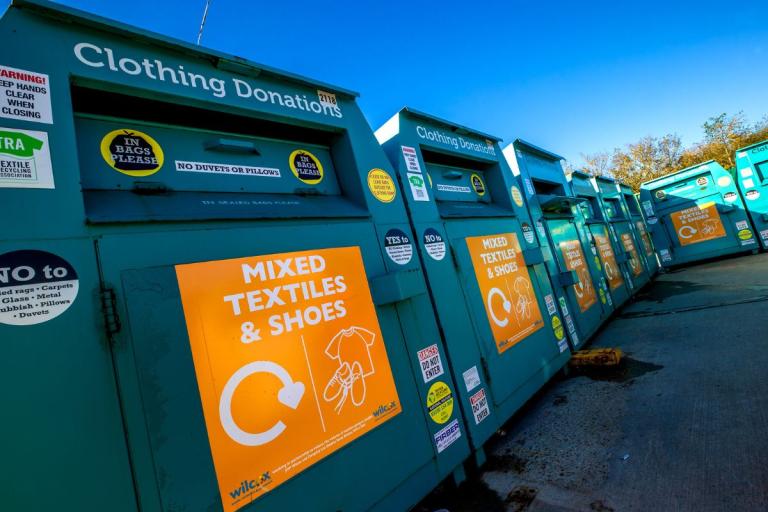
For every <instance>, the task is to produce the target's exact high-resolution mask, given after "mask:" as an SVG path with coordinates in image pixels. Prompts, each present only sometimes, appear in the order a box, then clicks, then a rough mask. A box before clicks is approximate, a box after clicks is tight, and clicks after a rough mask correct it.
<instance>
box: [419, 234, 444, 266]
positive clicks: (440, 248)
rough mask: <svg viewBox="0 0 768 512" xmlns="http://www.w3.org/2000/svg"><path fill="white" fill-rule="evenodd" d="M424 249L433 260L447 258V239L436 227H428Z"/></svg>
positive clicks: (424, 239)
mask: <svg viewBox="0 0 768 512" xmlns="http://www.w3.org/2000/svg"><path fill="white" fill-rule="evenodd" d="M422 238H423V241H424V249H426V251H427V254H429V257H430V258H432V259H433V260H436V261H440V260H442V259H443V258H445V241H443V236H442V235H441V234H440V233H438V232H437V230H436V229H434V228H427V229H425V230H424V235H423V237H422Z"/></svg>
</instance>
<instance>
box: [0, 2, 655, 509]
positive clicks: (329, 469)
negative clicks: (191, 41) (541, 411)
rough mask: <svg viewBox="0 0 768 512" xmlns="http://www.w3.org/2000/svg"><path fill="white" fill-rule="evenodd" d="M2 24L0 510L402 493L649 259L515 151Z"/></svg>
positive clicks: (40, 16) (438, 472)
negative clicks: (375, 123) (5, 414)
mask: <svg viewBox="0 0 768 512" xmlns="http://www.w3.org/2000/svg"><path fill="white" fill-rule="evenodd" d="M0 33H1V34H2V35H3V37H4V38H5V40H6V41H7V42H8V44H7V45H6V47H7V48H13V49H15V50H13V51H8V52H6V53H5V54H4V56H3V58H2V59H3V60H2V62H0V88H2V89H3V93H2V96H1V97H2V100H0V101H2V105H0V121H1V122H2V128H0V131H2V136H1V137H0V141H2V143H1V146H0V204H2V205H3V208H4V210H3V211H4V212H6V215H3V218H4V219H6V221H5V222H4V223H3V233H4V237H3V239H2V240H0V340H2V342H3V343H2V346H3V351H4V352H3V358H2V363H1V365H0V375H1V376H2V377H0V385H2V388H3V389H6V390H14V393H13V394H12V395H11V394H6V395H4V398H3V405H4V406H5V408H6V409H7V410H10V411H13V414H12V416H11V418H12V419H11V420H9V421H6V422H3V424H2V426H0V434H1V437H2V438H3V439H6V440H13V442H10V443H4V447H3V454H4V455H3V457H4V464H2V466H0V482H2V484H0V485H1V486H2V496H3V505H4V506H5V507H6V508H8V509H10V510H15V509H21V508H24V509H30V508H32V509H35V510H49V509H54V508H61V506H62V501H64V502H65V505H66V508H72V509H77V510H84V511H87V510H102V509H103V507H104V503H109V504H110V508H111V509H114V510H126V511H136V510H143V511H144V510H149V511H163V510H166V511H168V510H179V509H185V510H203V509H205V510H225V511H228V512H229V511H234V510H240V509H242V510H258V511H272V510H304V509H308V508H309V509H313V510H315V509H316V510H345V511H353V510H405V509H407V508H408V507H410V506H412V505H413V504H414V503H416V502H417V501H418V500H419V499H420V498H421V497H422V496H424V495H425V494H426V493H428V492H429V491H430V490H431V489H432V488H433V487H434V486H436V485H437V484H438V483H439V482H440V481H442V480H443V479H445V478H448V477H453V478H456V479H457V480H460V479H461V478H463V474H464V466H465V464H477V463H482V461H483V459H484V455H483V445H484V443H486V441H487V440H488V439H489V438H490V437H491V436H492V435H493V433H494V432H496V431H497V429H498V428H499V427H500V426H501V425H503V424H504V423H505V422H506V421H507V420H508V419H509V418H510V417H511V416H512V415H513V414H514V413H515V412H516V411H517V410H519V409H520V407H521V406H522V404H524V403H525V402H526V400H528V399H529V398H530V397H531V396H532V395H533V394H534V393H535V392H536V391H537V390H538V389H540V388H541V387H542V386H543V385H544V384H545V383H546V382H547V381H548V380H549V379H550V378H551V377H552V376H553V375H554V374H555V373H556V372H557V371H558V370H559V369H560V368H562V367H563V365H564V364H565V363H566V362H567V361H568V359H569V357H570V354H571V351H572V350H575V349H578V348H579V347H581V346H582V345H583V344H584V343H585V342H586V341H587V340H588V339H589V338H590V336H592V335H593V334H594V333H595V331H596V330H597V329H598V328H599V326H600V325H601V324H602V323H603V322H605V321H606V320H607V319H608V318H609V316H610V315H611V313H612V312H613V311H615V310H616V309H617V308H618V307H620V306H621V304H623V303H624V302H626V301H627V300H628V299H629V298H630V297H631V296H632V295H633V294H634V293H635V292H636V291H637V290H638V289H639V288H640V287H642V286H643V285H644V284H645V283H646V282H648V281H649V280H650V279H651V278H652V277H653V275H654V274H655V272H656V271H657V263H656V261H655V256H654V251H653V246H652V245H651V240H650V238H649V236H648V232H647V230H646V227H645V225H644V224H643V222H642V221H643V218H642V216H641V215H640V209H639V207H638V204H637V202H636V199H635V197H634V196H633V195H632V193H631V191H630V190H629V189H628V188H627V187H624V186H623V185H622V184H620V183H616V182H613V181H611V180H607V179H602V178H601V179H593V178H591V177H589V176H587V175H583V174H580V173H576V174H575V175H574V176H573V178H572V179H571V180H567V179H566V178H565V175H564V173H563V169H562V167H561V164H560V160H561V159H560V157H558V156H557V155H555V154H553V153H551V152H548V151H546V150H543V149H541V148H538V147H536V146H533V145H531V144H528V143H526V142H523V141H516V142H515V143H513V144H511V145H509V146H507V149H506V150H505V152H502V150H501V146H500V141H499V139H497V138H495V137H493V136H490V135H486V134H483V133H481V132H478V131H476V130H473V129H470V128H467V127H463V126H460V125H457V124H455V123H452V122H449V121H444V120H441V119H438V118H436V117H433V116H430V115H428V114H424V113H421V112H418V111H415V110H412V109H404V110H402V111H400V112H399V113H397V114H396V115H395V116H393V117H392V118H391V119H390V120H389V121H388V122H387V123H386V124H385V125H383V126H382V127H381V128H380V129H379V130H377V131H376V133H375V134H374V133H373V131H372V130H371V128H370V127H369V125H368V124H367V122H366V121H365V118H364V116H363V114H362V112H361V111H360V109H359V107H358V105H357V103H356V94H355V93H353V92H351V91H347V90H344V89H341V88H338V87H335V86H331V85H328V84H324V83H319V82H316V81H313V80H310V79H306V78H303V77H298V76H295V75H291V74H288V73H285V72H280V71H276V70H273V69H269V68H266V67H264V66H260V65H257V64H254V63H251V62H248V61H245V60H243V59H239V58H236V57H232V56H229V55H225V54H220V53H216V52H211V51H203V50H201V49H200V48H198V47H194V46H191V45H187V44H185V43H182V42H179V41H173V40H169V39H166V38H163V37H162V36H158V35H154V34H149V33H146V32H142V31H140V30H137V29H134V28H131V27H126V26H123V25H120V24H118V23H114V22H111V21H107V20H103V19H97V18H94V17H91V16H89V15H87V14H85V13H82V12H80V11H76V10H73V9H69V8H65V7H59V6H55V5H53V4H50V3H48V2H44V1H40V0H16V1H15V2H14V3H13V4H12V6H11V7H10V8H9V10H8V11H7V12H6V14H5V15H4V16H3V18H2V20H1V21H0ZM510 163H511V165H510ZM513 168H514V169H515V170H514V171H513ZM11 212H13V215H12V214H11ZM11 219H13V221H12V222H11ZM654 236H655V234H654ZM30 376H34V377H35V378H30ZM19 382H24V383H25V385H24V386H21V387H20V386H19V385H18V383H19ZM54 397H55V398H54ZM51 475H55V478H52V477H51ZM40 482H45V488H44V489H42V490H41V488H40Z"/></svg>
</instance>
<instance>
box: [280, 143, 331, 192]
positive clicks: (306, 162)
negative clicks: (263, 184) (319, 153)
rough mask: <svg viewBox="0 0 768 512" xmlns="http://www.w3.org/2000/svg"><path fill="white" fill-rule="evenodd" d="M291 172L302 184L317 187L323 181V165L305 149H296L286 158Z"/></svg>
mask: <svg viewBox="0 0 768 512" xmlns="http://www.w3.org/2000/svg"><path fill="white" fill-rule="evenodd" d="M288 165H290V167H291V172H293V175H294V176H296V177H297V178H298V179H299V180H300V181H301V182H302V183H306V184H307V185H317V184H318V183H320V182H321V181H323V164H321V163H320V160H319V159H318V158H317V157H316V156H315V155H313V154H312V153H310V152H309V151H307V150H306V149H297V150H296V151H294V152H293V153H291V156H289V157H288Z"/></svg>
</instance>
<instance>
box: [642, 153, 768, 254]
mask: <svg viewBox="0 0 768 512" xmlns="http://www.w3.org/2000/svg"><path fill="white" fill-rule="evenodd" d="M640 206H641V208H642V213H643V215H644V216H645V218H646V221H647V223H648V228H649V229H650V231H651V239H652V240H653V245H654V247H655V248H656V251H657V252H658V255H659V259H660V261H661V264H662V266H664V267H671V266H677V265H684V264H687V263H692V262H695V261H700V260H705V259H710V258H717V257H721V256H726V255H729V254H739V253H744V252H751V251H756V250H757V248H758V246H757V240H756V239H755V235H754V232H753V231H752V228H751V226H750V224H749V218H748V217H747V212H746V211H745V210H744V203H743V201H742V200H741V197H740V196H739V191H738V189H737V188H736V184H735V183H734V182H733V178H732V176H731V174H730V173H728V171H726V170H725V169H723V167H722V166H721V165H720V164H718V163H717V162H715V161H714V160H712V161H709V162H705V163H703V164H700V165H696V166H693V167H689V168H687V169H683V170H681V171H678V172H676V173H673V174H670V175H668V176H664V177H662V178H657V179H655V180H651V181H648V182H645V183H643V184H642V185H641V186H640Z"/></svg>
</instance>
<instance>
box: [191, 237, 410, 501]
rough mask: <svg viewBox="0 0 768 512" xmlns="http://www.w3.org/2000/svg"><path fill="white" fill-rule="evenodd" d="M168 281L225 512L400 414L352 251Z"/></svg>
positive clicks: (217, 268)
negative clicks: (177, 301) (177, 296)
mask: <svg viewBox="0 0 768 512" xmlns="http://www.w3.org/2000/svg"><path fill="white" fill-rule="evenodd" d="M176 274H177V277H178V282H179V290H180V292H181V300H182V304H183V307H184V316H185V318H186V324H187V332H188V334H189V341H190V347H191V351H192V357H193V360H194V365H195V374H196V375H197V383H198V388H199V391H200V398H201V402H202V406H203V413H204V416H205V423H206V427H207V431H208V440H209V443H210V448H211V455H212V457H213V463H214V467H215V469H216V476H217V478H218V483H219V490H220V493H221V499H222V502H223V504H224V510H225V511H228V512H229V511H233V510H236V509H238V508H240V507H241V506H243V505H245V504H247V503H249V502H250V501H252V500H253V499H255V498H256V497H257V496H259V495H261V494H264V493H266V492H269V491H271V490H273V489H275V488H276V487H277V486H279V485H280V484H281V483H283V482H285V481H286V480H288V479H289V478H291V477H293V476H295V475H297V474H298V473H300V472H302V471H303V470H305V469H307V468H308V467H310V466H311V465H313V464H315V463H316V462H318V461H320V460H321V459H323V458H324V457H327V456H328V455H330V454H331V453H333V452H335V451H336V450H338V449H340V448H341V447H343V446H344V445H346V444H348V443H350V442H352V441H354V440H355V439H357V438H358V437H360V436H361V435H363V434H365V433H366V432H369V431H371V430H372V429H374V428H376V427H377V426H379V425H381V424H382V423H384V422H385V421H388V420H389V419H391V418H393V417H394V416H395V415H397V414H398V413H399V412H400V411H401V408H400V402H399V399H398V395H397V390H396V388H395V383H394V379H393V377H392V370H391V368H390V365H389V360H388V358H387V352H386V348H385V343H384V340H382V336H381V329H380V327H379V322H378V318H377V316H376V309H375V307H374V305H373V301H372V299H371V294H370V290H369V288H368V282H367V279H366V274H365V268H364V267H363V260H362V255H361V254H360V249H359V248H358V247H343V248H334V249H318V250H313V251H300V252H291V253H281V254H271V255H263V256H254V257H247V258H238V259H231V260H220V261H209V262H203V263H192V264H186V265H177V266H176ZM262 475H268V480H267V482H263V481H261V480H259V478H260V477H261V476H262ZM254 480H256V481H259V482H260V483H259V484H258V485H256V486H248V487H243V482H252V481H254Z"/></svg>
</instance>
